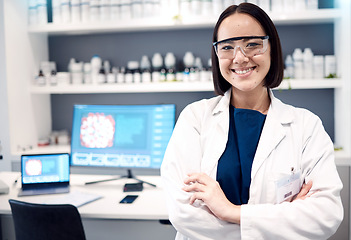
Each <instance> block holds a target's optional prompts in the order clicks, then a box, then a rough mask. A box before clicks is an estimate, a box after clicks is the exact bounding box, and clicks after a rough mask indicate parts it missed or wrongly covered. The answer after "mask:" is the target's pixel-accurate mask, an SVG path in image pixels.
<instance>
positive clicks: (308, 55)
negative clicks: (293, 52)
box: [303, 48, 313, 79]
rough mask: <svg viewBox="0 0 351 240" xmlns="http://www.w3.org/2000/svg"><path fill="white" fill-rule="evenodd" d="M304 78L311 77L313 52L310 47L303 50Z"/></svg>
mask: <svg viewBox="0 0 351 240" xmlns="http://www.w3.org/2000/svg"><path fill="white" fill-rule="evenodd" d="M303 66H304V78H307V79H311V78H313V52H312V50H311V49H310V48H305V50H304V51H303Z"/></svg>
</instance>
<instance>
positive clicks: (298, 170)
mask: <svg viewBox="0 0 351 240" xmlns="http://www.w3.org/2000/svg"><path fill="white" fill-rule="evenodd" d="M283 66H284V64H283V60H282V51H281V45H280V40H279V36H278V34H277V31H276V28H275V26H274V24H273V23H272V21H271V20H270V18H269V17H268V15H267V14H266V13H265V12H264V11H263V10H262V9H260V8H259V7H257V6H256V5H253V4H250V3H242V4H240V5H239V6H236V5H233V6H230V7H228V8H227V9H226V10H225V11H224V12H223V13H222V14H221V15H220V17H219V19H218V21H217V24H216V26H215V28H214V33H213V49H212V71H213V81H214V86H215V90H216V93H217V94H218V95H219V96H217V97H214V98H211V99H206V100H201V101H198V102H195V103H192V104H190V105H188V106H187V107H186V108H185V109H184V110H183V112H182V113H181V114H180V116H179V118H178V121H177V124H176V126H175V128H174V131H173V135H172V137H171V139H170V141H169V144H168V147H167V150H166V153H165V156H164V160H163V163H162V167H161V176H162V179H163V180H164V184H165V189H166V194H167V200H168V206H169V217H170V221H171V222H172V224H173V226H174V227H175V228H176V229H177V231H178V233H177V237H176V239H183V240H185V239H188V240H190V239H221V240H225V239H327V238H329V237H330V236H331V235H332V234H334V232H335V231H336V230H337V228H338V226H339V224H340V222H341V220H342V218H343V207H342V204H341V199H340V190H341V188H342V183H341V181H340V178H339V176H338V173H337V171H336V166H335V161H334V155H333V152H334V149H333V143H332V141H331V140H330V138H329V136H328V134H327V133H326V132H325V130H324V128H323V125H322V122H321V120H320V119H319V118H318V117H317V116H316V115H314V114H313V113H311V112H309V111H307V110H305V109H301V108H296V107H293V106H290V105H287V104H284V103H282V102H281V101H280V100H278V99H277V98H275V97H274V95H273V93H272V91H271V88H274V87H277V86H279V84H280V83H281V81H282V78H283ZM297 218H298V219H299V221H296V219H297Z"/></svg>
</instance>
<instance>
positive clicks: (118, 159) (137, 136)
mask: <svg viewBox="0 0 351 240" xmlns="http://www.w3.org/2000/svg"><path fill="white" fill-rule="evenodd" d="M174 124H175V105H173V104H163V105H75V106H74V111H73V124H72V139H71V165H72V166H94V167H95V166H101V167H121V168H128V169H129V168H154V169H159V168H160V167H161V163H162V159H163V155H164V152H165V150H166V147H167V144H168V141H169V139H170V137H171V135H172V131H173V128H174Z"/></svg>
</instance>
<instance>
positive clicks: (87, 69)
mask: <svg viewBox="0 0 351 240" xmlns="http://www.w3.org/2000/svg"><path fill="white" fill-rule="evenodd" d="M83 72H84V75H83V83H85V84H91V83H92V79H91V63H84V65H83Z"/></svg>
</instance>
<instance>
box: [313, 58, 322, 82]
mask: <svg viewBox="0 0 351 240" xmlns="http://www.w3.org/2000/svg"><path fill="white" fill-rule="evenodd" d="M313 78H315V79H323V78H324V57H323V56H322V55H317V56H314V57H313Z"/></svg>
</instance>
